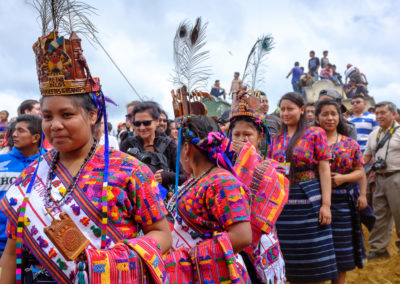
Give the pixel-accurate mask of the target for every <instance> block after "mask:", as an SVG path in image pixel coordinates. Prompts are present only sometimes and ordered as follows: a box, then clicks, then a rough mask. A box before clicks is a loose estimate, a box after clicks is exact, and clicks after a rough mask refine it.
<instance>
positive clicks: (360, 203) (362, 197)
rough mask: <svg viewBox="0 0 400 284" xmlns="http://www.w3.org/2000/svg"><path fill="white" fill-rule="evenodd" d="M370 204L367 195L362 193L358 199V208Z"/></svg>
mask: <svg viewBox="0 0 400 284" xmlns="http://www.w3.org/2000/svg"><path fill="white" fill-rule="evenodd" d="M367 206H368V202H367V197H366V196H365V194H364V195H360V196H359V197H358V199H357V207H358V210H359V211H361V210H363V209H365V208H366V207H367Z"/></svg>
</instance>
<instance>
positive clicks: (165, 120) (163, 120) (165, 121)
mask: <svg viewBox="0 0 400 284" xmlns="http://www.w3.org/2000/svg"><path fill="white" fill-rule="evenodd" d="M160 121H162V122H164V123H167V122H168V119H162V118H160Z"/></svg>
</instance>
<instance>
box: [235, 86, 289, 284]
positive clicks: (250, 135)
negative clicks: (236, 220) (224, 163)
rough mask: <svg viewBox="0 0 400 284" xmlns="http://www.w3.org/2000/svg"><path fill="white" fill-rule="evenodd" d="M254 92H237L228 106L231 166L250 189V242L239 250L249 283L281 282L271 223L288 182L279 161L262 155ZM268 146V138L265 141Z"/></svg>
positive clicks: (263, 134)
mask: <svg viewBox="0 0 400 284" xmlns="http://www.w3.org/2000/svg"><path fill="white" fill-rule="evenodd" d="M259 93H260V92H258V91H256V92H240V93H239V94H238V97H239V98H238V99H237V100H236V101H237V103H236V104H233V106H232V117H231V119H230V128H229V136H230V139H231V145H232V149H233V151H234V155H233V156H234V158H233V159H234V161H235V164H234V169H235V171H236V173H237V175H238V178H239V179H240V180H241V181H242V182H243V183H245V184H246V185H247V186H248V188H249V189H250V199H249V203H250V220H251V228H252V243H251V245H250V246H249V247H247V248H246V249H245V250H244V252H243V253H242V255H243V257H244V259H245V260H246V266H247V270H248V271H249V275H250V276H251V279H252V282H255V283H258V282H263V283H284V281H285V263H284V260H283V257H282V253H281V252H280V246H279V241H278V237H277V234H276V231H275V222H276V220H277V219H278V217H279V214H280V213H281V211H282V209H283V206H284V205H285V203H286V201H287V198H288V187H289V182H288V180H287V178H286V177H285V175H284V172H282V167H281V166H280V164H279V163H277V162H276V161H274V160H272V159H268V158H263V157H262V155H263V153H260V152H261V151H262V152H264V153H265V150H261V149H260V145H261V142H262V140H264V139H265V140H268V139H267V136H268V127H267V125H266V121H265V117H264V116H263V115H262V114H261V113H260V112H258V111H257V110H258V109H259V105H260V97H259ZM266 145H268V141H267V142H266Z"/></svg>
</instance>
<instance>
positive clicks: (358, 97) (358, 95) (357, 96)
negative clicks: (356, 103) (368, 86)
mask: <svg viewBox="0 0 400 284" xmlns="http://www.w3.org/2000/svg"><path fill="white" fill-rule="evenodd" d="M351 99H352V100H354V99H362V100H363V101H365V96H363V95H361V94H355V95H354V97H352V98H351Z"/></svg>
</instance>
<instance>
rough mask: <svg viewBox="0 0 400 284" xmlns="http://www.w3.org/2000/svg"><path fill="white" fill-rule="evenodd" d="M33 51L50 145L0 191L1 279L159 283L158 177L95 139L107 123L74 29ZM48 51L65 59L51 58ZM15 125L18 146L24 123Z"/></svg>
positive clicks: (164, 241) (164, 235)
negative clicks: (1, 217) (1, 194)
mask: <svg viewBox="0 0 400 284" xmlns="http://www.w3.org/2000/svg"><path fill="white" fill-rule="evenodd" d="M52 3H53V2H52ZM54 3H55V2H54ZM54 3H53V4H54ZM57 3H58V2H57ZM53 40H54V41H53ZM55 42H57V44H55ZM72 42H74V45H72ZM65 50H66V51H67V52H64V51H65ZM71 50H73V51H71ZM34 51H35V53H36V57H37V63H38V66H37V67H38V75H39V82H40V90H41V93H42V96H43V98H42V100H41V108H42V113H43V122H42V128H43V131H44V133H45V135H46V138H47V139H48V141H49V142H50V143H51V144H52V145H53V146H54V149H53V150H52V151H50V152H48V153H46V154H45V155H43V158H42V159H41V160H40V162H38V161H36V162H34V163H32V164H31V165H30V166H29V167H28V168H27V169H26V170H25V171H23V172H22V174H21V176H20V177H18V178H17V179H16V180H15V183H14V184H13V185H12V186H11V187H10V189H9V190H8V192H7V194H6V196H5V198H3V199H2V200H1V203H0V208H1V210H2V211H3V212H4V213H5V215H6V216H7V218H8V225H7V226H8V235H9V239H8V240H7V245H6V248H5V251H4V254H3V256H2V258H1V260H0V266H1V268H2V275H1V279H0V282H1V283H14V282H15V281H16V280H17V283H21V279H22V277H23V278H24V282H25V283H32V282H33V280H35V283H74V282H75V281H76V282H77V283H84V281H85V280H84V279H85V278H86V279H87V278H89V279H90V283H120V282H129V283H138V282H142V281H143V282H144V283H146V281H147V280H148V281H153V280H154V282H155V283H162V282H163V279H165V278H166V271H165V270H164V265H163V260H162V257H161V255H162V252H165V251H167V250H168V249H169V247H170V245H171V233H170V230H169V227H168V224H167V221H166V218H165V214H166V210H165V208H164V205H163V202H162V200H161V198H160V196H159V191H158V187H157V182H156V181H155V178H154V175H153V174H152V173H151V171H150V169H149V168H148V167H146V166H145V165H144V164H142V163H141V162H140V161H138V160H137V159H135V158H133V157H131V156H129V155H126V154H124V153H121V152H119V151H113V150H112V151H109V150H108V147H106V146H107V140H106V143H105V144H106V146H98V141H96V139H95V138H94V135H93V133H94V127H95V125H96V123H99V122H100V121H101V119H102V117H103V118H104V123H105V127H106V123H107V119H106V117H107V116H106V108H105V100H106V98H105V96H104V95H103V93H102V91H101V89H100V83H99V80H98V78H93V77H92V76H91V73H90V71H89V67H88V66H87V63H86V60H85V59H84V57H83V55H82V50H81V48H80V39H79V37H78V36H77V35H76V34H75V33H72V34H71V35H70V38H69V39H67V38H66V37H58V34H57V32H56V31H53V32H51V33H50V35H48V36H45V37H41V38H39V41H38V42H37V43H36V44H35V47H34ZM45 55H46V56H45ZM58 57H59V58H58ZM48 58H52V60H51V62H50V61H49V59H48ZM55 59H58V60H61V61H62V62H66V63H68V64H64V65H58V66H57V67H55V66H54V65H53V64H52V62H53V61H54V60H55ZM72 71H73V72H72ZM17 126H18V125H17ZM19 132H21V135H19V136H17V135H15V138H16V143H17V145H18V144H19V143H22V140H23V139H22V132H23V128H21V131H19V130H18V134H19ZM33 185H34V186H33ZM21 220H22V221H21ZM60 228H62V229H60ZM139 230H140V231H142V232H143V233H144V235H143V236H141V237H139V236H138V234H139ZM144 248H145V250H146V253H145V254H143V250H144ZM22 258H24V261H22ZM16 263H17V269H15V264H16ZM116 263H118V264H116ZM99 265H100V266H99ZM126 267H129V268H130V270H127V269H125V268H126ZM145 267H146V268H145ZM21 274H22V275H21ZM148 275H151V277H149V276H148ZM150 278H151V279H152V280H150ZM86 283H87V282H86Z"/></svg>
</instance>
